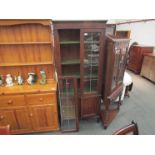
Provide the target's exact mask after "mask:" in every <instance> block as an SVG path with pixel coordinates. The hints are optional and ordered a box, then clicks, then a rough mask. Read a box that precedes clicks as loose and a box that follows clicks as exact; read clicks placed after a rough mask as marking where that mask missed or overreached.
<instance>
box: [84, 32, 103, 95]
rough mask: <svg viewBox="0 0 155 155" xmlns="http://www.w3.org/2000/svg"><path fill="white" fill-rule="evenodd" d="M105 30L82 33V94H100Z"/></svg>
mask: <svg viewBox="0 0 155 155" xmlns="http://www.w3.org/2000/svg"><path fill="white" fill-rule="evenodd" d="M102 31H103V30H100V29H86V30H82V31H81V61H82V62H81V75H82V76H81V90H82V94H98V93H99V92H100V89H99V85H100V84H99V83H100V82H99V78H100V76H99V75H100V72H101V71H100V67H101V66H100V57H101V56H102V43H103V40H102V37H103V32H102Z"/></svg>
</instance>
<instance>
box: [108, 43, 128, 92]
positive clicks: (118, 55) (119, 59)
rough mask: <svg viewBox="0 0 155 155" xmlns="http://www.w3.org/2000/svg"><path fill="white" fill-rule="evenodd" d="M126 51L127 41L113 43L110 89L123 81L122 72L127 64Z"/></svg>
mask: <svg viewBox="0 0 155 155" xmlns="http://www.w3.org/2000/svg"><path fill="white" fill-rule="evenodd" d="M127 52H128V43H119V42H116V43H115V45H114V66H113V74H112V85H111V91H112V90H114V89H115V88H116V87H117V86H118V85H120V84H122V83H123V77H124V72H125V68H126V64H127Z"/></svg>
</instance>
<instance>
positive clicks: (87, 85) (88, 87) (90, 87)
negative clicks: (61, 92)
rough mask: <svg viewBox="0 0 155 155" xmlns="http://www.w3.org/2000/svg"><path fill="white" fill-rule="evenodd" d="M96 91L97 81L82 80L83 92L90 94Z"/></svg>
mask: <svg viewBox="0 0 155 155" xmlns="http://www.w3.org/2000/svg"><path fill="white" fill-rule="evenodd" d="M96 90H97V79H86V80H84V92H85V93H91V92H96Z"/></svg>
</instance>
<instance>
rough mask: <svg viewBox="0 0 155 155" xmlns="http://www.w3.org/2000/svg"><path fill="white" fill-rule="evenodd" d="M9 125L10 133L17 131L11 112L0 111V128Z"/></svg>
mask: <svg viewBox="0 0 155 155" xmlns="http://www.w3.org/2000/svg"><path fill="white" fill-rule="evenodd" d="M8 124H9V125H10V127H11V132H14V131H16V130H18V123H17V119H16V116H15V111H13V110H0V126H1V125H2V126H3V125H8Z"/></svg>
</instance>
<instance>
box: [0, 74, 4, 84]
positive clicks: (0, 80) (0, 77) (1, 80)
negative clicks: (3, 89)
mask: <svg viewBox="0 0 155 155" xmlns="http://www.w3.org/2000/svg"><path fill="white" fill-rule="evenodd" d="M2 85H3V77H2V75H0V86H2Z"/></svg>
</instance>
